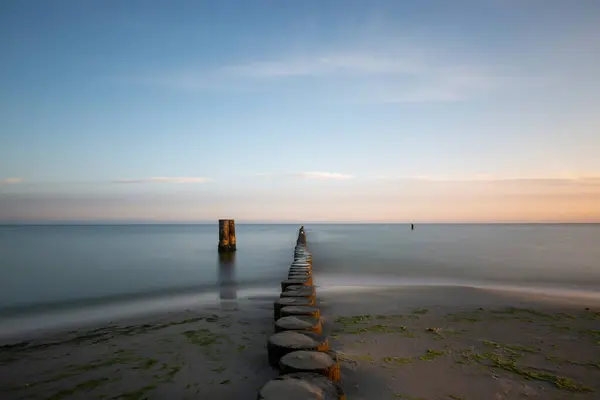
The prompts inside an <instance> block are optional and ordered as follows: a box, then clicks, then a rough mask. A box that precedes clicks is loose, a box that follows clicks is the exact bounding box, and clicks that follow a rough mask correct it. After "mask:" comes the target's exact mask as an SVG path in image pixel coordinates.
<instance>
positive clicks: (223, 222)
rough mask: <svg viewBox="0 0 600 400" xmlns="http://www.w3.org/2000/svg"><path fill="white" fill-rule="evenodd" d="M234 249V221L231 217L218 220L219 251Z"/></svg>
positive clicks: (225, 251) (224, 251)
mask: <svg viewBox="0 0 600 400" xmlns="http://www.w3.org/2000/svg"><path fill="white" fill-rule="evenodd" d="M235 250H236V239H235V221H234V220H232V219H220V220H219V253H228V252H232V251H235Z"/></svg>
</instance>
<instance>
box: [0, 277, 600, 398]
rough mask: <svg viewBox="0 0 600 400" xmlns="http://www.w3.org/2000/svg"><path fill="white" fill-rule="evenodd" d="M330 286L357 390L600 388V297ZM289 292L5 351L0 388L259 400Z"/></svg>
mask: <svg viewBox="0 0 600 400" xmlns="http://www.w3.org/2000/svg"><path fill="white" fill-rule="evenodd" d="M317 279H318V277H317ZM319 294H320V299H319V307H320V308H321V310H322V313H323V314H324V315H325V316H326V318H325V329H326V330H327V332H329V333H330V334H331V337H332V347H333V349H334V350H336V351H338V352H339V353H340V354H341V355H342V358H343V360H344V361H343V363H342V380H343V385H344V388H345V390H346V391H347V395H348V398H352V399H365V400H366V399H373V398H377V399H388V398H389V399H398V398H405V399H410V400H413V399H417V398H421V399H427V400H431V399H449V398H461V399H465V400H468V399H480V398H498V399H512V398H521V397H522V396H525V395H527V396H529V397H533V398H536V397H538V398H543V399H546V398H549V399H560V398H569V399H571V398H575V399H578V398H581V399H593V398H594V397H595V395H597V394H598V393H600V387H599V385H600V365H598V364H597V362H598V360H600V336H599V335H600V330H598V327H599V326H600V302H595V301H594V302H587V301H585V300H582V299H579V300H578V301H575V300H576V299H564V298H563V299H556V298H552V299H551V300H553V301H549V300H548V299H547V298H546V297H547V296H546V297H545V296H541V295H535V296H533V297H532V295H531V294H527V295H524V294H522V293H509V292H506V291H498V290H490V289H480V288H469V287H404V288H392V289H382V288H365V287H363V288H362V289H361V290H355V288H349V287H345V288H343V291H342V290H341V288H340V287H337V288H336V287H332V286H329V287H321V288H320V289H319ZM277 297H278V296H277V293H276V289H273V292H272V294H270V293H268V292H264V291H262V290H256V291H254V292H253V293H247V294H246V295H245V296H243V297H242V296H240V298H238V299H236V300H226V301H222V302H219V301H218V300H217V301H215V302H213V303H211V304H196V306H195V307H191V308H188V309H186V310H179V311H171V312H166V313H162V314H161V313H158V314H156V313H155V314H152V315H145V316H139V317H135V318H127V319H125V320H123V321H114V322H112V323H110V324H107V323H104V324H101V325H94V326H89V327H85V328H80V329H75V330H71V331H68V332H65V331H61V332H56V333H53V334H52V335H48V336H41V337H39V338H37V339H34V340H31V341H30V342H28V343H23V342H21V343H20V344H14V343H13V345H8V346H6V345H5V346H2V347H0V394H2V393H4V394H5V396H6V397H15V396H19V397H21V396H25V397H26V398H38V397H44V398H51V399H63V398H89V397H97V396H102V395H104V396H107V398H115V399H118V398H123V399H126V398H136V397H131V396H133V395H132V394H135V395H138V396H139V398H146V397H147V398H150V399H159V398H192V397H194V396H197V395H198V394H200V395H202V396H204V397H205V398H219V397H225V398H236V399H237V398H239V399H245V398H248V399H252V398H254V396H255V395H256V390H258V388H260V386H261V385H262V384H264V382H266V381H268V380H270V379H272V378H273V377H274V376H276V371H274V370H273V369H271V368H270V367H269V366H268V362H267V360H266V357H265V356H264V346H265V345H266V337H268V334H269V333H270V332H272V331H273V315H272V307H273V301H274V300H275V298H277ZM507 346H508V347H507ZM430 350H431V351H430ZM486 357H487V358H486ZM511 368H512V369H511ZM532 371H533V372H532ZM540 371H541V372H540ZM528 374H529V375H528ZM532 377H533V378H532ZM537 378H543V379H541V380H540V379H537ZM563 378H564V379H563ZM561 379H563V380H561ZM561 382H563V383H564V386H565V387H559V386H557V384H559V385H560V384H562V383H561ZM587 389H590V390H593V391H591V392H590V391H587ZM52 393H54V394H53V395H52ZM449 395H452V396H457V397H448V396H449ZM52 396H54V397H52ZM127 396H129V397H127Z"/></svg>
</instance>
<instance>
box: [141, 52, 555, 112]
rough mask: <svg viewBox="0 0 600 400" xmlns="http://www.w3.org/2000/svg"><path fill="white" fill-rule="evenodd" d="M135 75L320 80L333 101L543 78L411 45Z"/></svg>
mask: <svg viewBox="0 0 600 400" xmlns="http://www.w3.org/2000/svg"><path fill="white" fill-rule="evenodd" d="M466 59H468V57H466ZM140 76H142V78H141V77H140ZM140 76H138V77H136V78H135V79H134V80H135V81H137V82H140V83H145V84H155V85H159V86H164V87H169V88H172V89H177V90H189V91H205V90H237V91H253V90H261V91H262V90H264V88H265V86H264V84H265V83H266V82H269V84H273V86H269V88H271V89H274V90H277V88H279V87H281V86H279V85H284V84H286V83H293V82H294V81H295V80H297V79H313V80H322V81H324V82H325V81H326V82H327V84H328V85H327V87H331V85H334V86H335V87H336V88H337V89H336V90H334V91H328V92H327V94H325V93H324V94H322V95H320V96H318V97H319V98H321V99H327V100H329V98H330V97H331V96H332V95H333V96H336V98H335V99H331V100H332V101H334V102H349V101H350V102H359V103H407V102H408V103H418V102H456V101H462V100H465V99H470V98H474V97H478V96H482V95H489V94H496V93H503V92H504V91H511V90H512V91H514V90H523V89H524V88H525V87H532V86H534V85H540V83H541V84H544V85H545V84H547V80H546V79H545V78H544V77H543V76H541V74H538V76H535V77H531V76H528V75H526V74H522V73H520V72H519V71H517V70H515V69H514V68H509V67H508V66H503V65H500V64H490V65H486V64H481V63H472V62H469V61H456V60H453V59H452V58H451V57H448V59H444V57H442V59H440V57H439V55H436V52H434V51H424V50H422V49H413V48H405V49H395V50H394V51H387V52H373V51H369V50H356V51H351V52H338V51H323V52H318V53H309V54H299V55H287V56H286V55H281V56H273V57H270V58H265V59H262V60H251V61H247V62H240V63H238V64H231V65H224V66H221V67H217V68H214V69H208V70H206V69H197V70H194V69H193V68H192V69H190V68H187V69H185V70H180V71H171V72H164V73H159V74H155V75H150V76H146V75H144V74H141V75H140ZM323 87H325V86H323ZM349 99H350V100H349Z"/></svg>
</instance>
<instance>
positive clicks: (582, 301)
mask: <svg viewBox="0 0 600 400" xmlns="http://www.w3.org/2000/svg"><path fill="white" fill-rule="evenodd" d="M316 277H317V279H318V282H322V279H321V278H320V277H319V275H316ZM316 287H318V288H319V293H322V294H323V295H324V298H325V297H328V296H331V295H342V296H343V295H346V294H350V293H364V292H374V293H381V292H383V293H385V292H389V291H392V292H395V293H396V294H397V295H401V294H402V295H406V296H408V297H409V298H410V300H411V301H412V302H418V303H420V304H424V303H423V302H425V303H427V302H426V300H425V299H421V298H419V297H420V296H422V295H423V293H424V292H426V291H429V290H433V291H434V292H435V291H443V290H478V291H484V292H485V293H488V294H497V295H501V296H505V297H508V298H507V299H506V301H510V299H511V298H512V299H513V300H514V299H517V298H522V299H524V300H525V301H533V302H538V303H540V304H542V303H553V304H555V305H562V306H567V305H570V306H590V307H600V292H595V291H589V290H572V289H566V288H560V289H551V288H544V287H526V286H511V285H498V284H476V283H475V284H467V283H465V284H459V283H456V284H447V283H446V284H444V283H424V281H423V280H420V281H414V282H412V283H408V284H404V285H397V284H379V285H378V284H369V285H348V284H329V283H326V284H324V285H318V284H317V285H316ZM225 290H228V289H227V288H226V289H225ZM415 291H417V293H415ZM234 293H235V294H234V297H233V299H234V300H233V301H241V302H244V301H247V300H249V299H250V300H251V299H252V298H253V297H254V296H259V297H260V296H276V294H277V293H278V292H277V289H275V288H270V287H269V288H266V287H252V288H243V289H236V290H234ZM228 294H229V293H228ZM220 297H222V293H220V292H219V290H218V289H217V290H211V291H207V292H201V293H190V292H187V291H186V292H182V293H180V294H177V295H172V296H158V297H144V298H133V299H132V300H130V301H127V302H122V301H109V302H104V303H97V304H93V305H91V306H90V305H80V304H78V303H76V304H75V305H74V306H72V307H65V308H58V309H50V310H46V309H44V308H42V309H41V311H49V312H47V313H46V312H39V311H38V312H32V313H26V314H13V315H11V314H8V315H5V316H2V317H0V346H1V345H5V344H11V343H17V342H19V341H22V340H30V339H40V338H43V337H44V336H48V335H52V334H60V333H61V332H67V331H70V330H82V329H92V328H101V327H103V326H105V325H110V324H114V323H125V322H131V321H141V320H144V321H145V320H152V319H161V318H164V317H167V318H168V316H169V315H177V314H179V313H184V312H189V311H190V310H193V309H197V308H198V307H208V308H211V307H217V306H219V305H220V304H227V303H228V302H231V300H230V299H225V298H224V297H223V298H220ZM487 297H488V296H484V298H482V300H480V301H485V298H487ZM444 301H447V299H444ZM475 302H477V300H475ZM475 302H473V301H472V302H471V303H475ZM83 304H85V303H83ZM472 305H473V306H475V305H477V304H472ZM44 320H51V321H52V322H43V321H44Z"/></svg>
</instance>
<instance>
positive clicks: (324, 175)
mask: <svg viewBox="0 0 600 400" xmlns="http://www.w3.org/2000/svg"><path fill="white" fill-rule="evenodd" d="M294 176H296V177H298V178H301V179H330V180H348V179H353V178H354V176H352V175H347V174H340V173H337V172H300V173H298V174H294Z"/></svg>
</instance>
